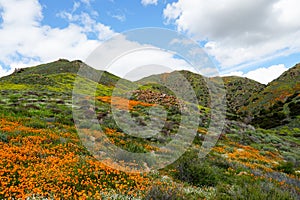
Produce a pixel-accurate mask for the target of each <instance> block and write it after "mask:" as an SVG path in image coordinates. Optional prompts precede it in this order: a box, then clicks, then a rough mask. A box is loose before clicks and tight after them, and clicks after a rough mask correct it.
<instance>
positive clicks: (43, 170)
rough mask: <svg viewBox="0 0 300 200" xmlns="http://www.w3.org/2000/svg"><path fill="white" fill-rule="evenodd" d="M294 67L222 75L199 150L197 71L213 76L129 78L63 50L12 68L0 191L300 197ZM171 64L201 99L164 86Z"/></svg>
mask: <svg viewBox="0 0 300 200" xmlns="http://www.w3.org/2000/svg"><path fill="white" fill-rule="evenodd" d="M82 66H83V67H85V68H86V77H83V76H82V77H79V76H77V72H78V70H79V68H80V67H82ZM299 66H300V65H297V66H296V67H294V68H292V69H290V70H289V71H287V72H285V73H284V74H283V75H282V76H281V77H279V78H278V79H277V80H275V81H273V82H272V83H270V84H268V85H267V86H265V85H262V84H259V83H257V82H255V81H253V80H250V79H246V78H239V77H224V78H223V81H224V86H225V88H226V90H227V96H226V98H227V107H228V109H227V119H226V124H225V127H224V129H223V133H222V134H221V136H220V138H219V140H218V142H217V144H216V145H215V146H214V147H213V148H212V149H211V151H210V152H209V154H208V155H207V156H206V157H205V159H200V158H199V157H198V153H199V149H200V147H201V145H202V144H203V141H204V140H205V138H206V137H207V136H210V135H211V134H214V133H211V132H209V131H208V128H209V125H210V123H211V122H210V110H211V108H210V101H211V100H210V98H209V95H208V94H209V92H208V88H207V87H206V81H208V80H210V81H215V82H217V81H216V80H217V79H216V78H210V79H208V78H205V77H203V76H201V75H198V74H194V73H192V72H188V71H179V72H171V73H166V74H161V75H153V76H150V77H147V78H144V79H142V80H139V81H137V82H135V83H132V82H130V81H128V80H123V79H120V78H119V77H117V76H115V75H113V74H110V73H108V72H103V71H97V70H94V69H92V68H89V67H88V66H86V65H85V64H84V63H82V62H81V61H67V60H64V59H60V60H58V61H55V62H52V63H47V64H43V65H39V66H34V67H31V68H26V69H22V70H17V71H16V72H15V73H14V74H12V75H10V76H7V77H3V78H0V146H1V148H0V199H25V198H29V199H45V198H47V199H188V200H189V199H211V200H214V199H217V200H218V199H245V198H248V199H299V198H300V180H299V177H300V175H299V170H300V162H299V160H300V152H299V147H300V141H299V137H300V134H299V133H300V129H299V128H300V127H299V120H300V118H299V113H298V111H299V109H298V106H299V87H298V86H299V84H298V83H299V72H300V69H299ZM176 73H180V74H182V75H183V76H184V77H185V78H186V79H187V80H188V82H189V83H190V85H191V86H192V87H193V89H194V91H195V94H196V96H197V100H198V102H199V105H195V104H194V103H191V102H193V99H185V94H186V93H185V91H184V90H181V91H182V93H180V92H179V94H178V95H174V92H172V91H171V90H170V89H168V88H167V87H166V86H162V84H165V83H171V84H174V85H175V86H176V87H177V88H178V89H179V90H180V84H181V82H180V81H179V80H178V79H177V78H176V77H178V76H177V75H178V74H177V75H176ZM99 75H101V79H100V80H98V77H99ZM87 77H88V78H87ZM76 83H77V85H76ZM116 84H118V89H117V90H116V89H115V86H116ZM74 86H76V87H77V90H76V91H73V89H74ZM94 88H95V90H94ZM115 90H116V91H115ZM267 91H268V92H269V93H265V92H267ZM113 93H114V95H113V96H112V94H113ZM74 96H76V98H74ZM254 100H255V101H254ZM278 101H280V102H282V104H280V106H278V105H277V104H278V103H276V102H278ZM268 102H274V104H273V103H270V104H268ZM274 105H275V106H274ZM276 105H277V107H276ZM279 108H280V109H279ZM281 108H282V109H281ZM263 109H265V110H269V111H270V112H266V111H263ZM276 109H278V110H276ZM278 111H280V112H281V111H282V112H285V114H286V115H285V117H286V118H287V119H288V123H287V124H284V125H283V123H281V121H280V123H277V121H276V120H275V119H276V115H275V114H274V113H275V112H278ZM263 113H265V115H263ZM270 113H272V114H271V115H270ZM264 117H266V118H267V119H268V120H269V121H268V123H270V121H271V120H273V121H274V125H273V126H272V127H273V128H272V129H271V128H269V126H262V124H261V122H262V120H263V119H265V118H264ZM198 118H199V119H200V121H198V120H197V119H198ZM247 120H248V121H247ZM251 120H252V121H251ZM255 120H256V121H255ZM245 122H246V123H245ZM248 122H250V123H251V124H252V125H251V124H249V123H248ZM263 122H264V121H263ZM264 123H265V122H264ZM255 127H260V128H255ZM179 133H180V134H179ZM115 147H117V148H119V149H122V150H121V151H119V150H118V151H117V150H116V148H115ZM131 153H132V154H131ZM181 153H183V155H181ZM170 158H176V159H174V160H172V162H168V161H169V160H170ZM100 160H101V161H100ZM118 164H119V166H118ZM159 164H162V166H163V167H162V168H161V169H156V167H157V166H158V165H159ZM117 166H118V167H119V168H117V169H116V167H117ZM118 169H123V171H121V170H118ZM124 169H126V170H124ZM149 169H155V170H149ZM139 170H140V171H142V172H141V173H134V172H137V171H139Z"/></svg>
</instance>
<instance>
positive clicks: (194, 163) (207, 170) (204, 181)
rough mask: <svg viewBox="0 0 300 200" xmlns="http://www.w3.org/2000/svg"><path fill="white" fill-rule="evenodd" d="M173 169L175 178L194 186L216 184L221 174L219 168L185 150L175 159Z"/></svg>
mask: <svg viewBox="0 0 300 200" xmlns="http://www.w3.org/2000/svg"><path fill="white" fill-rule="evenodd" d="M175 169H176V171H175V172H174V177H175V178H177V179H179V180H181V181H185V182H188V183H190V184H192V185H194V186H216V185H217V184H218V182H219V180H220V174H222V172H221V170H220V169H219V168H217V167H215V166H212V165H209V163H208V162H207V161H204V160H201V159H199V158H198V157H197V154H195V153H193V152H187V153H185V154H184V155H183V156H182V157H181V158H180V159H179V160H177V161H176V163H175ZM220 172H221V173H220Z"/></svg>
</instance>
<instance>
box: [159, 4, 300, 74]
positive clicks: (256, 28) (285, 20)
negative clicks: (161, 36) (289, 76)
mask: <svg viewBox="0 0 300 200" xmlns="http://www.w3.org/2000/svg"><path fill="white" fill-rule="evenodd" d="M299 7H300V1H298V0H273V1H269V0H257V1H252V0H244V1H238V0H226V1H225V0H211V1H206V0H198V1H194V0H178V2H173V3H169V4H167V6H166V8H165V9H164V17H165V20H166V23H173V24H175V25H176V27H177V29H178V30H179V31H181V32H185V33H188V34H189V35H190V36H192V37H193V38H195V39H196V40H198V41H207V44H206V45H205V49H206V50H207V51H208V53H209V54H210V55H212V56H214V57H215V58H216V59H217V60H218V61H219V62H220V65H221V67H223V69H226V68H227V69H229V68H232V67H235V68H236V69H238V68H243V67H245V66H247V64H248V63H249V62H252V61H253V60H255V62H254V63H259V62H261V61H262V60H266V59H271V58H274V57H278V56H282V55H289V54H291V53H295V52H300V20H298V19H299V18H300V12H299V11H298V10H297V8H299ZM252 64H253V63H252Z"/></svg>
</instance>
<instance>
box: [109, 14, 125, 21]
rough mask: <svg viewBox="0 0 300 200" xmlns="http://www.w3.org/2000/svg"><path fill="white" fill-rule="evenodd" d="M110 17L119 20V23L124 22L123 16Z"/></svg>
mask: <svg viewBox="0 0 300 200" xmlns="http://www.w3.org/2000/svg"><path fill="white" fill-rule="evenodd" d="M111 17H112V18H115V19H117V20H119V21H120V22H124V21H125V20H126V16H125V15H112V16H111Z"/></svg>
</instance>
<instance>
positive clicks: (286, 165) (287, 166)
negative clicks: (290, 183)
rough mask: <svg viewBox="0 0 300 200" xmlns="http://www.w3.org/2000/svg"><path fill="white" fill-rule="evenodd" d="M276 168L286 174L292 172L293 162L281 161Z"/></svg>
mask: <svg viewBox="0 0 300 200" xmlns="http://www.w3.org/2000/svg"><path fill="white" fill-rule="evenodd" d="M276 169H277V170H279V171H282V172H284V173H287V174H292V173H294V164H293V163H292V162H283V163H281V164H280V165H278V166H277V167H276Z"/></svg>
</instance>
